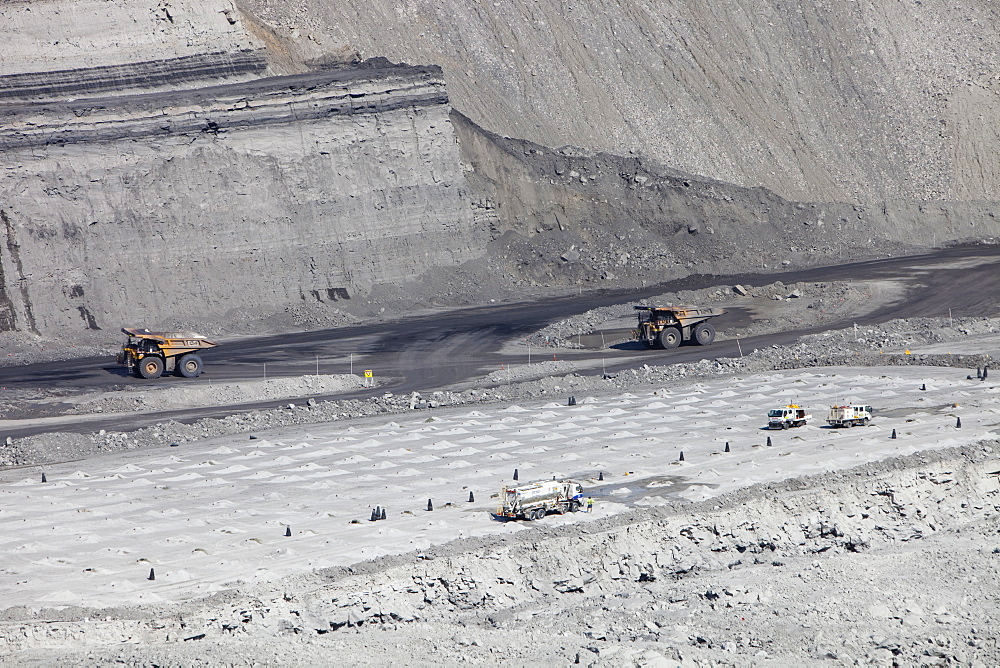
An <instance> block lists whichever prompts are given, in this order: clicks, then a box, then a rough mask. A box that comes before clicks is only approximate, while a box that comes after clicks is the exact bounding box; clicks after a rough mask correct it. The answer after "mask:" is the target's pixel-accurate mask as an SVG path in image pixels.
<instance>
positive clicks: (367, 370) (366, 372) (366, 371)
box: [365, 369, 372, 378]
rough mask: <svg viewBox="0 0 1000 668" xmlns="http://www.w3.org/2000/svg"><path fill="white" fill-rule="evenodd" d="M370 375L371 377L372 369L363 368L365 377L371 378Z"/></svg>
mask: <svg viewBox="0 0 1000 668" xmlns="http://www.w3.org/2000/svg"><path fill="white" fill-rule="evenodd" d="M371 377H372V370H371V369H365V378H371Z"/></svg>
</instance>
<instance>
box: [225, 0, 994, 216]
mask: <svg viewBox="0 0 1000 668" xmlns="http://www.w3.org/2000/svg"><path fill="white" fill-rule="evenodd" d="M239 4H240V5H241V6H242V7H245V8H247V9H249V10H250V11H253V12H255V13H258V14H260V15H261V16H262V17H264V18H265V19H266V20H267V21H269V22H272V23H273V24H275V25H278V26H283V27H284V28H286V29H287V30H294V31H295V34H297V35H299V36H300V37H299V39H298V40H296V41H298V42H304V41H308V43H309V44H310V46H311V48H314V49H315V50H316V51H322V50H323V49H329V50H336V49H344V48H350V49H357V50H358V51H359V52H360V53H361V55H362V56H364V57H370V56H385V57H387V58H389V59H392V60H397V61H405V62H426V63H436V64H440V65H441V66H442V68H443V69H444V72H445V77H446V80H447V82H448V86H449V91H450V95H451V99H452V102H453V104H454V106H455V107H456V108H457V109H459V110H460V111H462V112H463V113H464V114H466V115H467V116H469V117H470V118H471V119H472V120H473V121H474V122H476V123H478V124H479V125H481V126H483V127H485V128H487V129H488V130H492V131H494V132H497V133H499V134H501V135H508V136H512V137H521V138H525V139H529V140H531V141H534V142H536V143H539V144H543V145H546V146H553V147H555V146H561V145H564V144H573V145H577V146H587V147H588V148H592V149H595V150H601V151H606V152H610V153H616V154H627V153H629V152H630V151H631V152H639V153H642V154H646V155H649V156H651V157H652V158H654V159H656V160H658V161H660V162H662V163H664V164H665V165H667V166H669V167H672V168H676V169H680V170H683V171H685V172H689V173H692V174H699V175H703V176H707V177H710V178H713V179H717V180H721V181H726V182H730V183H734V184H738V185H743V186H748V187H754V186H764V187H766V188H768V189H769V190H771V191H773V192H775V193H777V194H778V195H780V196H782V197H785V198H787V199H794V200H801V201H838V202H849V203H870V202H882V201H894V200H919V201H924V200H990V201H993V200H995V199H996V194H995V193H996V191H997V187H998V185H1000V158H997V155H998V154H1000V152H997V151H996V146H997V144H998V140H1000V138H998V134H997V131H996V130H995V128H996V127H998V123H997V120H1000V97H998V96H997V95H996V92H997V90H1000V88H998V86H1000V83H998V81H997V79H996V77H995V76H994V74H993V73H995V72H996V71H998V69H1000V55H998V54H1000V36H998V35H997V33H996V31H995V30H994V27H995V26H996V25H997V23H998V21H1000V9H998V8H997V7H996V6H995V5H994V4H993V3H991V2H988V1H987V0H971V1H969V2H964V3H962V6H961V7H957V8H956V7H952V6H944V5H941V4H940V3H930V2H906V3H903V2H896V3H830V2H825V1H823V0H798V1H796V2H791V3H787V2H777V1H776V0H723V1H722V2H713V3H711V4H705V3H702V2H694V1H691V0H668V1H667V2H659V3H645V4H641V3H640V4H636V3H633V2H627V1H626V0H586V1H579V2H566V1H564V0H504V2H488V1H486V0H476V1H474V2H459V1H457V0H444V1H442V2H409V3H404V4H398V3H388V2H385V1H384V0H372V1H371V2H364V3H354V2H347V1H346V0H305V1H304V2H299V3H294V4H293V3H289V2H287V0H239Z"/></svg>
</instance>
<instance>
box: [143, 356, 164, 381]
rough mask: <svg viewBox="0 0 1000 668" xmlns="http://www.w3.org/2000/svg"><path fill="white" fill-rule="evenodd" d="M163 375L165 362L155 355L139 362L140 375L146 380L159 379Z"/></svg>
mask: <svg viewBox="0 0 1000 668" xmlns="http://www.w3.org/2000/svg"><path fill="white" fill-rule="evenodd" d="M162 373H163V360H162V359H160V358H159V357H156V356H154V355H150V356H148V357H143V358H142V359H141V360H139V375H140V376H142V377H143V378H145V379H146V380H152V379H153V378H159V377H160V374H162Z"/></svg>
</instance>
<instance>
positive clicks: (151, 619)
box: [0, 367, 1000, 665]
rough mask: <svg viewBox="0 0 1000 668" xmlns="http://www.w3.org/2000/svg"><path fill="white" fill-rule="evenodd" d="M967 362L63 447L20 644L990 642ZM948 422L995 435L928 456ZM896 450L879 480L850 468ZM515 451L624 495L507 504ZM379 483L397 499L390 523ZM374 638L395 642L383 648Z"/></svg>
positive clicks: (777, 652) (990, 489) (125, 654)
mask: <svg viewBox="0 0 1000 668" xmlns="http://www.w3.org/2000/svg"><path fill="white" fill-rule="evenodd" d="M960 371H961V370H959V369H952V368H926V367H906V368H899V367H886V368H864V369H862V368H820V369H809V370H794V371H784V372H771V373H766V374H749V375H737V376H728V377H722V378H717V379H714V380H701V381H695V382H688V383H677V384H673V385H671V386H669V387H662V388H659V389H657V390H653V391H642V392H632V393H617V394H611V395H603V396H593V397H589V398H586V397H584V396H580V397H578V405H576V406H573V407H570V406H566V405H564V404H563V403H541V404H540V403H538V402H534V403H523V402H522V403H518V404H516V405H507V406H483V407H481V408H478V409H476V410H469V409H450V410H447V411H436V412H433V413H430V414H429V413H427V412H422V413H419V414H411V415H409V416H405V417H399V418H386V417H382V418H369V419H366V420H361V421H354V422H347V423H345V422H338V423H330V424H325V425H324V424H314V425H309V426H308V427H297V428H283V429H276V430H274V431H269V432H260V433H258V434H257V435H256V436H257V437H256V438H253V439H249V438H247V437H246V436H245V435H243V436H225V437H221V438H212V439H205V440H200V441H196V442H192V443H185V444H184V445H182V446H178V447H177V448H169V449H162V450H159V451H146V452H142V451H140V452H127V453H116V454H111V455H105V456H101V457H98V458H92V459H88V460H84V461H80V462H72V463H65V464H61V465H51V466H48V467H47V468H46V469H45V473H46V482H44V483H42V482H41V481H40V475H39V472H38V471H31V470H25V469H20V470H8V471H6V472H3V473H2V479H3V483H2V485H0V495H2V498H3V502H2V503H0V524H2V525H3V526H4V527H5V528H6V529H7V530H6V531H4V532H3V534H2V535H3V536H4V538H3V539H2V542H0V552H2V553H3V555H4V558H3V561H2V563H3V566H2V568H0V572H2V573H3V576H4V579H5V580H6V581H8V582H10V583H11V586H10V587H8V588H7V591H6V596H5V600H4V608H5V612H4V613H3V615H4V617H5V618H6V619H7V620H8V621H7V622H4V623H3V624H0V642H2V643H3V646H4V647H5V648H6V649H4V650H3V652H2V656H3V657H5V661H21V660H25V661H28V662H32V661H35V662H39V663H45V662H80V661H83V662H87V663H105V662H111V661H116V660H128V661H138V662H139V663H157V664H160V665H187V664H189V663H191V662H195V663H197V662H205V663H209V664H211V663H216V662H227V661H228V662H231V663H242V662H244V661H243V660H247V661H249V660H253V661H257V662H260V663H264V664H282V663H288V662H291V663H300V662H306V663H308V662H312V661H317V660H321V657H324V658H325V659H330V658H331V657H341V658H343V659H347V660H350V661H356V662H357V663H360V664H362V665H380V664H384V663H389V662H394V661H395V662H404V663H407V662H410V661H409V659H410V658H415V659H417V660H415V661H412V663H414V664H415V665H420V663H421V661H422V660H425V659H426V660H427V661H428V665H429V663H431V662H434V661H437V662H444V663H446V664H452V663H461V662H465V661H467V660H471V659H472V658H475V660H476V661H477V662H482V663H486V664H490V665H494V664H499V663H509V662H514V663H524V664H541V663H545V664H551V663H553V662H556V663H558V662H573V661H575V660H576V658H577V655H579V657H580V661H581V662H582V663H586V664H591V663H595V664H597V665H696V662H702V661H707V662H709V663H712V662H715V663H721V664H722V665H791V664H802V663H809V662H812V661H820V660H828V661H833V662H834V663H835V665H849V664H853V661H854V660H855V659H863V661H862V663H867V664H870V665H888V664H889V663H891V661H892V660H893V657H896V656H899V657H902V658H903V661H902V662H901V663H900V665H915V663H914V662H916V663H920V662H924V661H925V660H924V659H923V658H922V657H924V656H925V655H924V654H922V652H924V651H930V650H933V651H934V652H937V654H931V655H929V656H930V657H931V658H930V659H928V660H927V661H930V663H927V665H938V664H941V665H946V664H947V662H949V661H951V662H952V663H963V662H964V663H968V664H970V665H972V664H974V663H975V661H977V660H978V661H980V662H981V663H983V664H984V665H990V664H992V663H995V661H996V659H997V658H1000V655H998V654H997V653H996V651H997V650H996V646H995V642H994V640H993V639H992V636H991V634H989V632H988V631H985V630H984V629H985V628H986V627H987V625H988V624H990V623H993V622H994V621H995V619H994V617H995V616H996V613H995V612H994V608H993V607H989V606H985V603H986V600H988V598H989V596H990V595H989V594H988V592H989V591H994V592H995V591H996V585H997V578H996V570H997V564H996V557H991V556H990V555H991V554H993V553H992V552H991V550H993V549H994V548H996V547H997V546H998V545H1000V543H997V541H996V539H995V535H994V534H995V532H994V531H993V530H992V529H990V528H989V527H991V526H996V524H997V518H998V515H997V512H996V507H995V506H994V505H993V504H994V503H996V498H995V497H996V495H997V488H998V485H997V482H996V476H995V475H994V476H989V475H987V473H989V472H993V471H998V470H1000V461H998V460H996V457H995V455H993V454H992V452H993V451H992V449H990V447H989V446H987V447H986V449H985V450H983V449H982V448H981V447H980V446H974V444H976V443H977V442H980V441H984V440H985V441H990V440H994V441H995V439H996V438H997V437H998V436H1000V387H997V386H996V385H994V384H993V383H991V382H989V381H986V382H984V381H977V380H971V381H970V380H967V379H966V377H965V375H964V374H962V373H960ZM921 387H924V388H926V389H923V390H922V389H920V388H921ZM792 400H794V401H797V402H799V403H801V404H803V405H806V406H808V407H809V408H810V410H811V412H812V413H813V415H814V416H815V417H816V419H815V420H814V422H813V423H812V424H810V425H808V426H806V427H804V428H799V429H795V430H791V431H783V432H767V431H762V430H761V429H760V427H761V425H762V424H763V423H764V413H765V411H766V409H767V408H768V407H770V406H772V405H777V404H782V403H787V402H789V401H792ZM848 400H852V401H865V402H869V403H872V404H873V405H875V407H876V409H877V410H878V417H877V419H876V421H875V422H874V424H873V425H872V426H869V427H867V428H859V429H852V430H833V429H828V428H825V427H824V426H823V425H822V420H821V419H820V418H822V416H823V415H824V414H825V409H826V406H827V405H829V404H831V403H842V402H844V401H848ZM959 419H961V426H960V427H959V426H958V420H959ZM893 429H895V430H896V432H897V438H896V439H892V438H891V433H892V430H893ZM768 437H770V438H771V441H772V445H771V446H768V445H767V439H768ZM726 442H728V443H729V444H730V449H731V452H729V453H725V452H724V450H725V444H726ZM975 447H980V449H979V450H975ZM943 448H952V449H953V450H952V452H954V451H955V450H954V449H955V448H957V449H958V450H957V452H959V453H975V455H976V456H975V457H972V459H974V460H977V461H979V460H982V461H980V463H973V464H970V463H968V462H969V461H971V460H970V459H969V458H970V457H971V455H969V454H952V455H949V457H951V458H952V460H954V461H952V460H948V461H947V462H946V463H944V464H940V465H937V464H935V465H933V466H928V465H925V464H923V463H922V462H930V461H933V460H935V458H940V457H941V456H939V455H934V454H933V453H934V452H936V451H940V450H941V449H943ZM963 448H964V449H963ZM970 448H972V449H970ZM681 451H683V452H684V461H683V462H680V461H679V459H680V452H681ZM926 455H930V459H926V460H921V459H919V458H920V457H922V456H926ZM899 457H901V458H902V459H901V460H900V461H901V462H902V463H897V464H894V465H891V466H888V467H886V465H884V464H873V463H876V462H879V461H882V460H886V459H892V458H899ZM984 457H985V460H984V459H983V458H984ZM914 458H917V459H914ZM955 458H957V459H955ZM963 462H964V463H963ZM983 462H985V463H983ZM870 465H875V466H876V468H874V469H870V472H869V473H868V474H867V477H866V476H865V475H862V476H861V477H860V478H857V477H855V478H850V476H848V477H847V478H844V477H843V476H841V475H840V474H839V473H837V472H839V471H844V470H849V469H852V468H855V467H858V466H862V467H864V466H870ZM913 467H917V469H916V470H914V469H913ZM970 467H971V468H970ZM515 468H516V469H518V472H519V477H520V479H521V480H528V479H546V478H550V477H551V476H553V475H555V476H557V477H575V478H577V479H582V480H583V481H584V484H585V485H586V487H587V488H588V493H591V494H593V495H594V496H595V497H596V498H597V500H598V503H597V506H596V510H595V512H594V513H593V514H583V513H580V514H570V515H565V516H550V517H549V518H547V519H546V520H544V521H542V522H536V523H533V524H526V523H519V522H507V523H503V522H497V521H494V520H493V519H492V518H491V516H490V511H491V510H492V509H493V507H494V506H495V503H496V501H495V500H494V499H491V498H490V495H491V494H494V493H495V492H496V490H497V489H498V488H499V486H500V485H501V484H502V483H504V482H510V481H511V477H512V474H513V471H514V469H515ZM899 470H902V473H899ZM600 474H603V477H604V480H603V481H599V480H598V478H599V476H600ZM817 474H819V475H821V476H822V475H826V476H829V481H830V484H829V485H826V484H823V483H822V482H819V481H821V480H822V479H823V478H822V477H820V478H819V479H816V478H815V477H814V478H810V477H809V476H815V475H817ZM873 475H874V476H875V477H872V476H873ZM845 480H847V482H844V481H845ZM782 481H785V482H782ZM754 485H756V487H753V486H754ZM762 485H763V487H762ZM796 490H803V491H801V492H800V491H796ZM809 490H813V491H809ZM469 492H473V493H474V495H475V500H474V501H473V502H470V501H469V500H468V495H469ZM428 499H431V500H432V501H433V504H434V510H433V511H428V510H427V509H426V508H427V501H428ZM713 499H715V500H718V501H717V506H714V507H713V506H712V505H711V504H712V503H713ZM734 499H743V500H742V501H741V502H734ZM883 500H884V501H883ZM685 504H689V507H690V508H691V509H692V512H690V513H684V512H680V514H678V509H679V508H683V507H685ZM375 506H379V507H384V508H386V510H387V513H386V517H387V518H386V520H384V521H378V522H371V521H370V517H371V511H372V508H374V507H375ZM713 508H714V510H713ZM695 511H696V512H695ZM353 520H358V521H359V522H358V523H352V521H353ZM970 529H971V530H970ZM286 531H287V532H290V533H291V535H290V536H286V535H285V534H286ZM959 532H961V533H959ZM951 535H954V537H955V539H954V540H951V539H950V538H948V536H951ZM455 539H461V540H459V542H457V543H456V542H453V541H454V540H455ZM917 539H927V540H919V541H918V540H917ZM511 541H514V542H511ZM914 541H917V542H918V543H919V545H918V546H916V547H913V548H911V545H914ZM925 545H926V546H929V547H928V548H924V547H923V546H925ZM477 546H478V547H477ZM928 549H929V550H930V552H927V551H926V550H928ZM394 555H401V556H394ZM407 555H409V556H407ZM420 555H423V556H420ZM435 555H437V556H435ZM373 559H374V561H372V560H373ZM946 563H952V564H956V563H961V564H965V565H962V566H958V567H945V566H944V564H946ZM733 564H736V565H735V566H734V565H733ZM346 567H349V570H344V568H346ZM942 568H946V569H947V573H945V572H943V571H941V569H942ZM150 569H153V570H154V571H155V578H156V579H155V580H149V579H147V578H148V577H149V575H150ZM644 574H645V575H644ZM911 577H912V578H916V579H915V580H913V581H910V580H909V579H908V578H911ZM928 578H929V580H928ZM946 585H947V586H946ZM871 591H877V592H879V593H878V595H877V596H876V597H871V596H870V593H871ZM209 595H214V596H211V597H210V598H207V599H206V598H204V597H206V596H209ZM220 596H221V598H220ZM984 596H985V597H986V598H985V599H984ZM861 601H867V602H865V603H864V604H863V605H862V604H861ZM984 606H985V607H984ZM97 619H103V620H105V621H103V622H99V621H96V620H97ZM60 620H61V622H60ZM88 620H95V621H88ZM557 620H562V621H557ZM940 620H945V621H940ZM53 621H55V622H58V623H56V624H53ZM234 633H235V634H238V635H239V637H241V638H243V639H244V640H243V641H240V642H239V643H238V644H237V645H232V644H231V641H230V640H228V638H230V637H232V636H233V634H234ZM202 634H204V635H202ZM345 634H346V635H345ZM358 634H360V636H359V635H358ZM373 634H374V635H373ZM198 636H200V638H199V637H198ZM129 638H131V639H132V641H133V642H135V641H139V642H142V643H143V648H142V649H138V648H135V647H134V646H131V647H130V646H125V645H121V643H122V642H128V639H129ZM206 638H207V639H208V640H209V641H210V642H211V643H212V647H213V649H212V650H205V649H203V648H202V647H201V646H202V645H204V643H199V642H197V640H201V639H206ZM185 639H187V641H185ZM345 639H349V640H348V641H347V642H346V644H345V643H344V641H345ZM518 639H520V640H518ZM272 640H273V641H274V642H273V643H272ZM274 643H277V644H274ZM357 643H361V646H373V644H377V645H379V646H382V647H384V652H385V654H384V655H381V656H380V657H375V656H371V657H367V658H366V657H363V656H361V655H359V654H358V653H357V652H358V644H357ZM265 646H266V647H268V648H270V649H264V647H265ZM225 648H229V649H228V650H225ZM275 648H281V649H283V650H284V652H288V654H283V653H281V652H277V650H276V649H275ZM415 649H419V650H420V652H421V653H420V654H419V655H414V654H412V652H413V651H414V650H415ZM224 650H225V651H224ZM206 651H207V654H206V653H205V652H206ZM234 652H235V653H234ZM272 653H273V659H272V658H270V657H272ZM212 657H214V659H213V658H212ZM383 657H384V660H382V659H383ZM664 662H666V663H664ZM934 662H937V663H934Z"/></svg>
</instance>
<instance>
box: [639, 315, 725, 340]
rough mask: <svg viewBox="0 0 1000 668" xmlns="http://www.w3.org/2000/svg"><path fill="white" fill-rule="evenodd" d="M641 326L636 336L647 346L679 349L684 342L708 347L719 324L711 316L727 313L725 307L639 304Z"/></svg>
mask: <svg viewBox="0 0 1000 668" xmlns="http://www.w3.org/2000/svg"><path fill="white" fill-rule="evenodd" d="M635 310H636V311H638V314H639V326H638V327H637V328H636V330H635V332H634V335H635V338H636V339H637V340H639V341H642V342H643V344H645V345H646V347H647V348H654V347H655V348H668V349H669V348H676V347H677V346H679V345H681V342H683V341H692V340H693V341H694V342H695V343H697V344H698V345H700V346H707V345H709V344H711V343H712V342H713V341H715V327H713V326H712V325H711V323H709V322H708V319H709V318H714V317H716V316H720V315H722V314H723V313H725V312H726V310H725V309H721V308H704V307H698V306H636V307H635Z"/></svg>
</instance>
